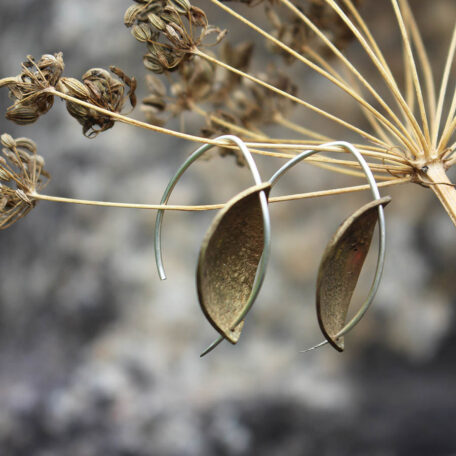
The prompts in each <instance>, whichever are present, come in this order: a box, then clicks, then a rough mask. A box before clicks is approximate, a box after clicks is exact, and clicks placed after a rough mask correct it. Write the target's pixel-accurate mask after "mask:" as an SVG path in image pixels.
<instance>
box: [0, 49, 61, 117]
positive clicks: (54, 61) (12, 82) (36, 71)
mask: <svg viewBox="0 0 456 456" xmlns="http://www.w3.org/2000/svg"><path fill="white" fill-rule="evenodd" d="M63 69H64V63H63V56H62V53H61V52H60V53H58V54H54V55H50V54H45V55H43V56H42V57H41V59H40V60H39V61H38V62H36V61H35V60H34V58H33V57H32V56H31V55H29V56H27V60H26V61H25V62H23V63H22V72H21V73H20V74H19V75H17V76H16V77H10V78H5V79H2V80H0V87H3V86H7V87H8V88H9V90H10V98H11V99H12V100H14V104H13V105H12V106H10V107H9V108H8V110H7V112H6V118H7V119H9V120H12V121H13V122H15V123H17V124H19V125H27V124H31V123H33V122H35V121H36V120H37V119H38V117H40V116H41V115H42V114H46V113H47V112H48V111H49V109H51V107H52V105H53V102H54V97H53V96H52V95H51V94H49V93H47V92H46V91H45V89H47V88H49V87H53V86H55V85H56V84H57V82H58V81H59V79H60V76H61V74H62V72H63Z"/></svg>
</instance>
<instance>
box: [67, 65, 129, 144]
mask: <svg viewBox="0 0 456 456" xmlns="http://www.w3.org/2000/svg"><path fill="white" fill-rule="evenodd" d="M110 70H111V72H112V73H113V74H111V73H109V71H107V70H105V69H103V68H92V69H90V70H88V71H87V72H86V73H85V74H84V75H83V76H82V82H81V81H79V80H78V79H75V78H62V79H61V81H60V84H59V88H60V89H62V91H63V92H65V93H67V94H68V95H71V96H72V97H75V98H78V99H79V100H83V101H85V102H87V103H90V104H92V105H95V106H98V107H100V108H104V109H107V110H108V111H111V112H117V113H119V112H121V111H122V109H123V107H124V105H125V101H126V99H127V98H128V99H129V100H130V104H131V106H132V108H134V107H135V106H136V96H135V89H136V80H135V78H129V77H128V76H127V75H126V74H125V73H124V72H123V71H122V70H120V69H119V68H117V67H114V66H111V67H110ZM114 75H115V76H117V77H114ZM126 88H127V89H128V92H127V93H125V91H126ZM67 109H68V112H69V113H70V114H71V116H73V117H74V118H75V119H76V120H77V121H78V122H79V123H80V124H81V125H82V131H83V133H84V135H85V136H88V137H94V136H96V135H97V134H98V133H100V132H102V131H105V130H108V129H109V128H112V127H113V126H114V123H115V121H114V120H113V119H112V117H110V116H108V115H104V114H100V113H99V112H97V111H95V110H94V109H93V108H90V107H86V106H81V105H80V104H78V103H76V102H71V101H68V102H67Z"/></svg>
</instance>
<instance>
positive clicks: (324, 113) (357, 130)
mask: <svg viewBox="0 0 456 456" xmlns="http://www.w3.org/2000/svg"><path fill="white" fill-rule="evenodd" d="M211 1H216V0H211ZM193 53H194V54H195V55H198V56H199V57H202V58H204V59H206V60H208V61H209V62H211V63H214V64H215V65H219V66H221V67H222V68H225V69H226V70H228V71H231V72H232V73H235V74H237V75H239V76H242V77H244V78H246V79H248V80H250V81H252V82H254V83H256V84H258V85H261V86H263V87H265V88H267V89H269V90H271V91H272V92H275V93H277V94H279V95H281V96H283V97H285V98H288V99H289V100H291V101H293V102H295V103H298V104H300V105H302V106H305V107H306V108H308V109H310V110H311V111H314V112H316V113H318V114H320V115H322V116H324V117H326V118H327V119H330V120H332V121H334V122H336V123H338V124H340V125H342V126H344V127H345V128H347V129H349V130H352V131H354V132H355V133H358V134H359V135H360V136H362V137H363V138H365V139H367V140H369V141H372V142H374V143H376V144H379V145H381V146H383V147H384V148H386V149H387V148H388V145H387V144H385V143H384V142H383V141H381V140H380V139H378V138H376V137H375V136H372V135H371V134H369V133H367V132H366V131H364V130H362V129H361V128H358V127H355V126H354V125H352V124H350V123H349V122H347V121H345V120H343V119H341V118H339V117H337V116H335V115H333V114H330V113H328V112H327V111H324V110H323V109H321V108H318V107H316V106H314V105H312V104H311V103H308V102H306V101H304V100H302V99H301V98H298V97H296V96H294V95H291V94H289V93H288V92H284V91H283V90H280V89H278V88H277V87H275V86H273V85H271V84H268V83H267V82H264V81H262V80H261V79H258V78H256V77H254V76H252V75H250V74H248V73H245V72H243V71H241V70H238V69H236V68H234V67H232V66H230V65H228V64H226V63H224V62H222V61H220V60H218V59H216V58H214V57H211V56H210V55H208V54H205V53H204V52H201V51H200V50H198V49H195V50H194V51H193Z"/></svg>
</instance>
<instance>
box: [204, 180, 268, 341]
mask: <svg viewBox="0 0 456 456" xmlns="http://www.w3.org/2000/svg"><path fill="white" fill-rule="evenodd" d="M269 190H270V184H269V183H264V184H261V185H256V186H254V187H250V188H249V189H247V190H245V191H243V192H241V193H239V194H238V195H237V196H235V197H234V198H232V199H231V200H230V201H228V203H226V205H225V207H224V208H223V209H222V210H220V212H219V213H218V214H217V215H216V217H215V218H214V220H213V222H212V224H211V226H210V227H209V229H208V231H207V232H206V235H205V237H204V240H203V243H202V245H201V250H200V254H199V259H198V268H197V276H196V277H197V278H196V282H197V289H198V298H199V302H200V305H201V309H202V310H203V312H204V314H205V315H206V317H207V318H208V320H209V321H210V323H211V324H212V326H213V327H214V328H215V329H216V330H217V331H218V332H219V333H220V334H221V335H222V336H223V337H224V338H226V339H227V340H229V341H230V342H231V343H232V344H235V343H236V342H237V341H238V340H239V337H240V335H241V330H242V327H243V325H244V322H243V321H241V322H239V319H240V318H242V317H243V316H245V315H244V312H245V311H246V309H247V307H249V303H250V304H251V303H253V301H252V298H253V299H254V298H255V297H256V293H257V292H258V289H259V286H260V285H261V283H259V284H258V281H257V282H255V276H256V274H257V269H258V266H259V264H260V259H261V256H262V255H263V252H264V250H267V249H268V248H269V245H266V244H269V235H268V236H267V242H266V244H265V222H264V220H265V218H264V213H263V208H264V206H266V208H267V205H263V206H262V204H261V193H262V192H264V194H265V196H266V197H267V195H268V193H269ZM264 201H266V199H265V200H264ZM266 210H267V209H266ZM267 217H269V215H268V214H267ZM268 220H269V218H268ZM267 229H269V227H267ZM256 285H258V286H256ZM255 288H257V289H256V290H255ZM252 295H253V296H252ZM234 326H235V327H234Z"/></svg>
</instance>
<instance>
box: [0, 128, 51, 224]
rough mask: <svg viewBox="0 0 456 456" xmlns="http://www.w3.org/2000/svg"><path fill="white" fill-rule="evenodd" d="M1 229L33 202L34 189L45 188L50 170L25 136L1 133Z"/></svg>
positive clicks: (30, 207)
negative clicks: (19, 136)
mask: <svg viewBox="0 0 456 456" xmlns="http://www.w3.org/2000/svg"><path fill="white" fill-rule="evenodd" d="M0 142H1V144H2V146H3V148H2V154H1V155H0V229H5V228H8V227H9V226H11V225H12V224H13V223H14V222H16V221H17V220H19V219H21V218H22V217H24V216H25V215H26V214H27V213H28V212H29V211H30V210H31V209H33V207H34V206H35V203H36V199H34V195H35V193H37V192H38V191H39V190H41V189H42V188H44V187H45V186H46V184H47V182H48V180H49V177H50V176H49V174H48V173H47V172H46V171H45V170H44V159H43V157H41V156H40V155H38V154H37V153H36V145H35V143H34V142H33V141H31V140H30V139H27V138H17V139H13V138H12V136H10V135H8V134H6V133H5V134H3V135H2V136H1V137H0Z"/></svg>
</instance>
